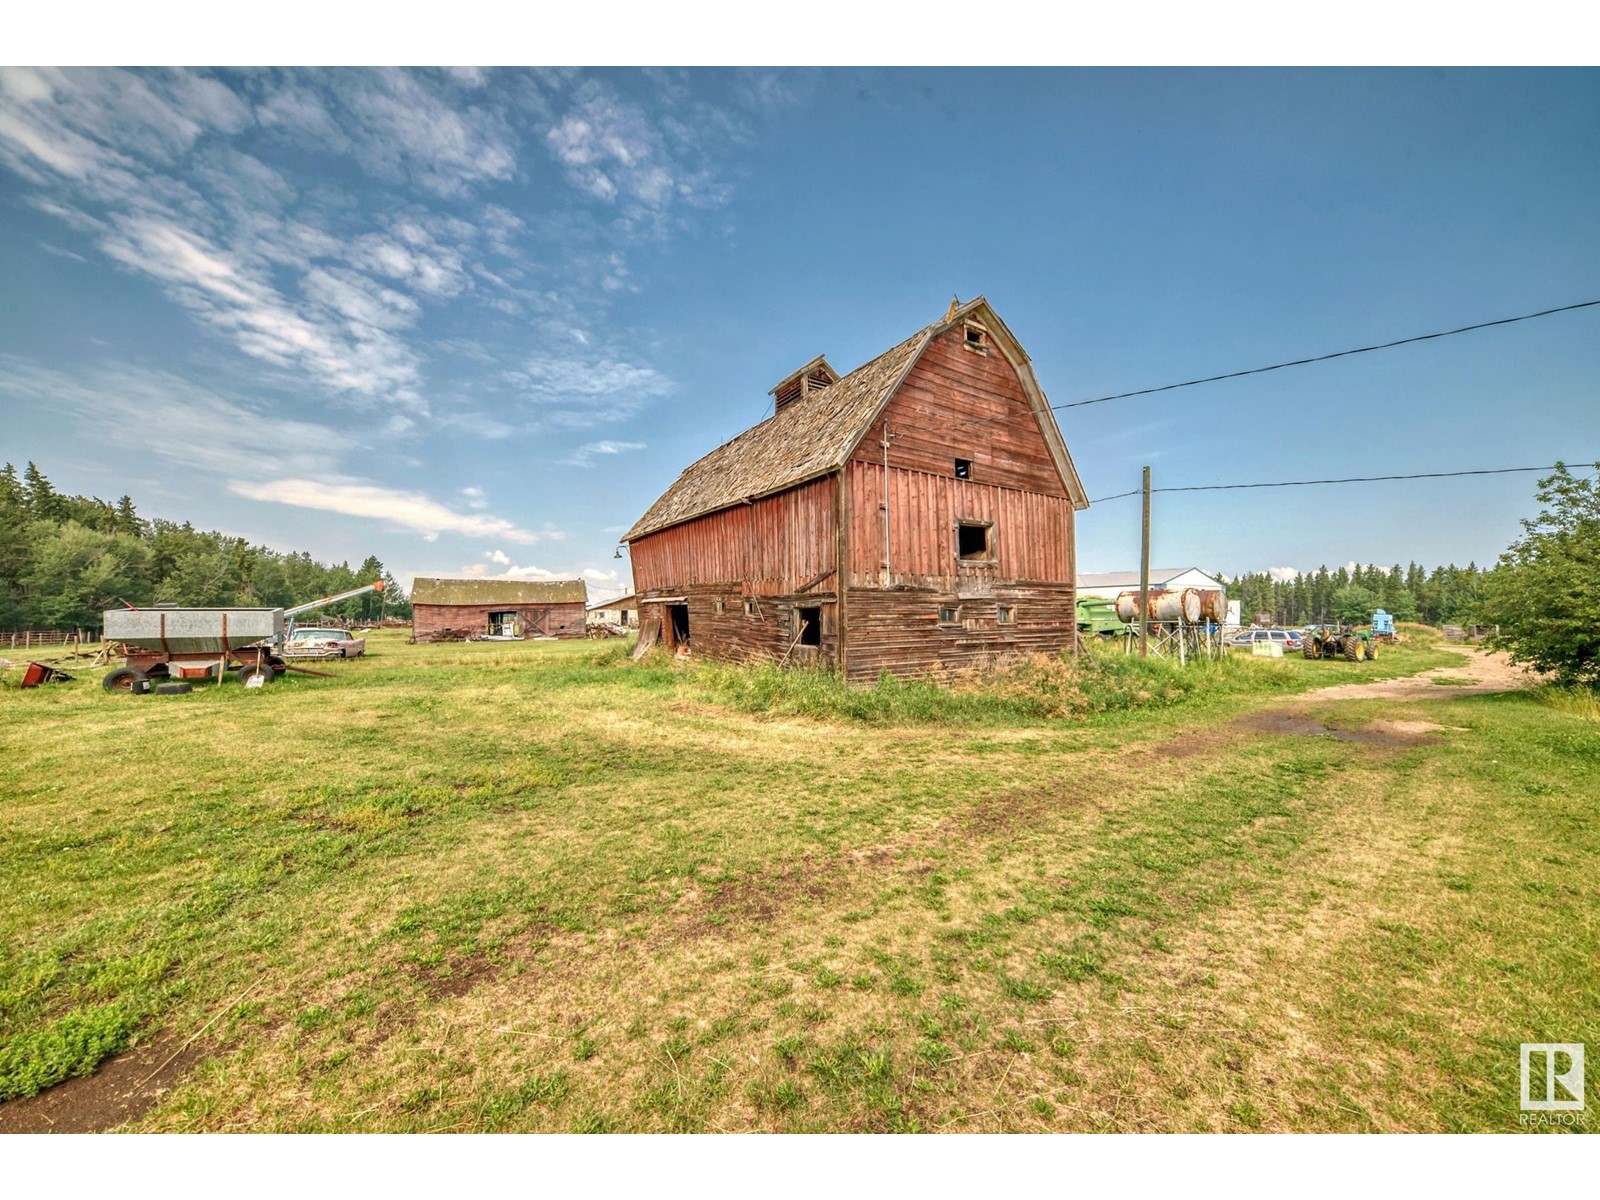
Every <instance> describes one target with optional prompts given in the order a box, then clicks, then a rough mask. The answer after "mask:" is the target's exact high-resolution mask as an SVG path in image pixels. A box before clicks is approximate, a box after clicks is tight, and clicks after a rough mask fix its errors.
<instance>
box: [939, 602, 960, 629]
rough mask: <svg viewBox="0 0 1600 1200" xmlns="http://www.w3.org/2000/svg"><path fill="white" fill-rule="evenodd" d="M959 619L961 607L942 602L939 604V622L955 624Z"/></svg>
mask: <svg viewBox="0 0 1600 1200" xmlns="http://www.w3.org/2000/svg"><path fill="white" fill-rule="evenodd" d="M960 620H961V609H960V607H959V606H956V605H949V604H944V605H940V606H939V624H941V625H955V624H958V623H959V622H960Z"/></svg>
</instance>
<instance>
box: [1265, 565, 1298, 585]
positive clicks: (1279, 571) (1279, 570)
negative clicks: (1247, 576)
mask: <svg viewBox="0 0 1600 1200" xmlns="http://www.w3.org/2000/svg"><path fill="white" fill-rule="evenodd" d="M1267 574H1268V575H1270V576H1272V577H1273V578H1274V579H1276V580H1277V581H1278V582H1279V583H1287V582H1288V581H1289V580H1291V579H1297V578H1299V576H1300V568H1299V567H1268V568H1267Z"/></svg>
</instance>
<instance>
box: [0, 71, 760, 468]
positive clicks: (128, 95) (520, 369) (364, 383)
mask: <svg viewBox="0 0 1600 1200" xmlns="http://www.w3.org/2000/svg"><path fill="white" fill-rule="evenodd" d="M742 119H743V118H741V117H736V116H735V115H733V114H732V113H731V112H727V111H723V110H722V109H719V108H717V107H716V106H713V105H711V104H708V103H706V102H704V101H701V100H697V99H696V98H695V96H694V89H693V87H692V86H691V79H690V77H689V76H687V75H685V74H683V73H681V72H671V71H662V72H645V73H641V74H639V75H637V76H634V77H632V78H631V79H629V80H625V81H624V80H618V79H608V80H600V79H595V78H590V77H586V76H585V75H584V74H583V73H581V72H577V71H570V70H555V71H541V72H506V71H480V70H477V69H465V68H455V69H443V70H435V71H406V70H371V71H368V70H359V71H339V72H314V71H299V70H293V71H277V70H274V71H249V72H215V73H213V72H204V71H188V70H101V69H95V70H87V69H85V70H77V69H73V70H55V69H37V70H35V69H27V68H0V168H5V169H7V170H9V172H11V174H12V175H13V176H14V177H16V178H18V179H20V180H22V181H24V183H25V184H26V185H27V186H25V187H24V188H23V190H22V195H21V196H20V197H19V198H20V199H21V200H22V202H23V203H26V204H28V205H31V206H32V207H34V208H36V209H37V210H39V211H41V212H45V213H48V214H50V215H51V216H53V217H54V218H55V219H57V220H59V221H61V222H62V223H63V224H64V225H66V226H67V227H69V228H70V229H71V230H73V231H76V232H77V233H79V234H82V235H84V240H83V242H82V243H81V244H74V243H72V242H70V241H68V242H65V243H64V244H63V245H61V246H52V248H51V252H52V253H60V254H61V255H64V256H71V255H74V254H77V255H82V254H85V253H88V252H90V250H91V246H92V247H94V248H97V249H98V250H99V251H100V252H101V253H103V254H104V255H105V256H106V257H107V258H108V259H109V260H110V261H112V262H114V263H116V264H117V265H118V266H119V267H121V268H122V269H124V270H126V271H128V272H130V273H133V274H136V275H138V276H141V277H143V278H145V279H148V280H152V281H154V282H155V283H156V284H157V285H159V286H160V287H161V288H162V289H163V290H164V292H165V293H166V295H167V296H169V297H170V298H171V299H172V300H173V301H174V302H176V303H177V304H178V305H180V306H181V307H182V308H183V309H184V310H185V311H187V312H188V313H189V314H190V315H191V316H192V317H193V319H194V320H195V321H197V322H198V323H199V324H200V325H202V326H203V327H205V328H206V329H208V330H211V331H212V332H214V333H215V334H216V335H218V336H219V337H221V338H223V339H226V340H227V341H228V342H229V343H230V344H231V345H232V346H234V347H235V348H236V349H237V350H238V351H240V352H242V354H244V355H245V356H248V359H249V360H253V364H265V365H268V366H270V367H271V368H272V369H273V371H274V372H278V373H287V375H289V376H296V377H298V379H299V381H300V382H301V383H303V384H305V385H309V388H310V389H311V390H312V391H313V392H315V393H317V394H319V395H321V396H323V397H325V398H327V399H330V400H333V401H335V402H337V403H341V404H344V405H348V406H352V407H355V408H358V409H361V410H364V411H371V410H374V409H379V410H381V409H384V408H389V409H393V410H398V411H399V413H400V416H398V417H395V418H393V419H392V421H391V424H390V426H389V428H390V432H392V433H394V434H396V435H397V436H402V435H403V436H408V437H417V436H420V435H424V434H426V433H428V432H432V431H435V430H438V429H440V428H448V429H455V430H460V431H461V432H463V433H467V434H471V435H473V436H476V437H480V438H488V439H494V438H507V437H512V436H516V435H518V434H525V433H528V432H532V431H539V432H544V431H549V430H582V429H589V428H593V427H595V426H598V425H603V424H606V423H609V422H615V421H620V420H623V419H626V418H628V417H630V416H632V415H633V414H635V413H637V412H638V411H639V410H640V409H641V408H642V407H643V406H644V405H646V404H648V403H650V402H652V401H653V400H656V399H658V398H660V397H662V396H665V395H667V394H668V393H669V392H670V390H671V384H670V382H669V381H668V380H667V379H666V377H665V376H663V375H662V374H661V373H660V372H659V371H657V370H655V369H654V368H652V367H650V366H649V365H647V364H646V363H644V362H641V361H638V356H637V355H636V354H623V353H619V352H618V351H616V350H615V349H614V348H613V349H611V350H609V351H608V350H607V349H606V347H607V346H608V345H610V346H612V347H614V346H615V343H616V338H615V335H614V334H613V333H611V332H610V331H609V330H608V328H607V325H608V322H607V320H606V313H607V310H608V309H609V307H610V306H611V305H612V304H614V303H615V298H616V297H619V296H622V295H626V294H630V293H633V292H636V291H638V290H639V289H640V286H641V284H640V281H639V280H637V279H635V278H634V277H633V275H632V273H631V269H630V264H629V261H628V251H629V247H630V244H631V243H632V242H635V241H637V240H638V239H639V238H641V237H657V236H660V235H662V233H663V232H664V231H666V230H669V229H673V228H679V227H681V226H682V225H683V224H684V223H685V222H686V221H687V220H688V214H689V213H690V212H691V210H694V209H697V208H706V207H710V206H715V205H718V204H721V203H722V202H723V201H724V200H725V199H726V189H725V188H724V186H723V185H722V184H721V183H720V182H719V180H718V178H717V175H718V169H717V168H718V164H719V162H720V159H721V158H722V157H723V156H725V155H726V153H727V151H728V150H729V148H730V147H732V146H733V145H734V144H736V143H737V142H738V141H739V140H740V139H741V138H742V137H743V136H744V131H743V129H742V127H741V126H740V124H739V122H740V121H741V120H742ZM319 156H321V157H323V158H327V157H329V156H336V157H337V158H338V159H339V160H340V161H341V162H343V163H349V164H354V165H355V166H356V167H357V168H358V169H359V170H361V171H363V172H365V173H366V174H367V175H369V176H373V177H376V178H377V179H380V180H382V181H383V183H384V186H383V187H381V188H370V187H360V186H355V185H351V184H349V183H348V182H346V181H344V180H342V179H341V181H340V182H334V181H333V180H334V179H335V178H336V173H334V172H325V171H321V170H306V169H305V164H306V163H307V161H308V160H309V161H311V162H313V163H315V162H316V161H317V160H318V157H319ZM550 158H553V159H554V161H555V163H556V164H557V169H558V170H559V171H560V172H561V173H562V174H563V175H564V176H565V178H566V179H568V180H569V181H570V182H571V183H572V184H573V186H574V187H576V188H577V189H579V191H581V193H582V194H583V195H584V196H586V197H588V198H590V200H592V201H598V202H599V203H583V202H576V201H575V198H574V196H573V194H572V193H571V192H568V193H567V199H566V200H564V201H558V202H556V203H555V204H553V205H552V204H550V203H549V202H548V198H547V197H546V202H545V203H543V204H542V205H533V206H530V207H518V209H517V211H513V210H512V208H511V207H508V204H507V203H496V202H493V201H491V200H489V198H488V195H487V189H488V188H490V187H497V188H498V187H502V186H506V185H510V186H515V185H516V183H517V181H518V176H519V172H520V173H521V175H522V176H524V177H526V175H527V173H528V170H529V169H530V168H532V169H535V170H537V166H538V164H539V163H540V162H542V161H547V160H549V159H550ZM500 198H501V197H497V199H500ZM524 198H525V197H524ZM669 214H672V215H670V216H669ZM69 246H70V247H71V248H70V249H69V248H68V247H69ZM462 302H467V303H472V304H474V305H481V306H483V309H484V310H485V311H484V313H483V315H484V316H486V317H488V318H489V322H487V323H486V322H482V321H480V323H479V327H478V328H477V329H475V330H474V340H475V341H476V342H477V345H476V347H475V349H474V355H473V357H472V358H471V361H473V362H476V363H478V364H480V365H484V366H490V367H491V368H492V369H496V370H498V367H499V364H498V362H496V361H495V360H499V362H510V361H512V360H511V359H510V357H509V356H508V354H507V353H506V352H505V351H504V350H503V349H502V348H501V347H502V346H504V345H506V344H509V343H508V339H507V336H506V335H504V334H503V333H496V332H493V330H494V325H493V322H499V324H500V328H501V329H504V328H507V327H508V324H507V323H506V322H504V321H501V320H500V318H501V317H511V318H520V319H523V320H526V319H527V318H529V317H531V316H538V317H539V318H541V319H542V320H541V324H540V325H539V326H538V330H539V333H538V334H537V335H536V341H535V344H536V345H541V344H542V347H541V349H540V350H539V352H538V353H536V354H534V355H533V356H532V357H531V358H529V359H528V360H526V361H521V362H516V363H515V364H514V365H513V367H512V369H511V370H510V371H509V372H505V371H500V373H499V374H496V375H493V376H492V377H491V376H490V374H489V372H486V371H478V372H476V373H475V374H476V376H477V380H476V386H477V388H478V389H479V390H482V391H498V392H499V393H500V395H497V396H495V398H494V403H493V404H490V403H488V402H486V401H484V400H483V399H482V398H481V397H479V396H475V395H474V394H473V388H472V387H471V386H454V382H455V379H456V378H458V377H459V376H460V375H461V374H463V372H461V371H460V370H455V371H451V372H450V373H449V374H450V377H451V378H452V385H453V386H452V389H451V393H453V394H449V393H447V394H446V395H444V396H442V397H440V396H438V395H437V394H436V392H435V390H434V387H435V385H436V383H437V380H438V378H439V377H440V376H441V375H442V374H443V372H442V371H441V370H440V369H438V368H431V367H430V362H429V357H428V356H429V354H430V353H432V352H433V348H434V347H435V346H437V347H441V348H444V347H446V346H447V345H448V344H450V343H454V344H455V345H457V346H461V347H465V345H466V340H465V339H462V338H460V337H455V338H451V337H448V336H446V337H440V336H439V334H441V333H443V332H445V329H442V328H438V327H435V325H434V324H432V322H433V321H434V315H435V313H436V312H440V311H442V310H447V309H448V308H449V306H451V305H453V304H457V303H462ZM485 324H488V326H489V328H488V329H484V328H483V326H484V325H485ZM462 327H463V326H461V325H459V324H458V325H457V326H456V328H457V329H459V328H462ZM446 328H448V326H447V327H446ZM525 328H526V327H524V329H525ZM429 334H432V335H433V336H432V337H431V338H430V337H429V336H428V335H429ZM525 337H526V333H525V332H524V333H523V334H522V335H521V336H520V337H519V338H518V339H517V344H518V352H519V353H525V347H526V345H527V342H526V340H525ZM497 339H498V344H496V342H497ZM484 341H487V342H489V343H490V346H488V347H486V346H484V345H483V342H484ZM460 353H462V354H463V355H464V354H465V353H466V352H465V350H464V349H463V350H461V351H460ZM257 369H259V368H257ZM286 381H287V380H280V382H286ZM507 392H509V393H510V394H511V401H512V403H511V404H510V405H506V404H504V403H502V400H503V398H504V396H505V394H506V393H507ZM518 401H521V402H522V404H520V405H519V404H518V403H517V402H518ZM521 412H527V413H528V414H529V415H528V416H527V417H526V418H525V419H522V418H520V417H511V416H507V415H506V414H507V413H521ZM598 453H605V451H598ZM590 458H592V454H591V455H584V454H580V455H579V460H580V461H587V460H588V459H590Z"/></svg>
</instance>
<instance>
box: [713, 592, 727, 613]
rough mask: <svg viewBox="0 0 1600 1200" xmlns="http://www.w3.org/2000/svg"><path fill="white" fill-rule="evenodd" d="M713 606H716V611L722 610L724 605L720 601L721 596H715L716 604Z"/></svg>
mask: <svg viewBox="0 0 1600 1200" xmlns="http://www.w3.org/2000/svg"><path fill="white" fill-rule="evenodd" d="M715 607H716V610H717V611H718V612H722V611H724V608H725V606H724V605H723V603H722V597H721V596H718V597H717V601H716V605H715Z"/></svg>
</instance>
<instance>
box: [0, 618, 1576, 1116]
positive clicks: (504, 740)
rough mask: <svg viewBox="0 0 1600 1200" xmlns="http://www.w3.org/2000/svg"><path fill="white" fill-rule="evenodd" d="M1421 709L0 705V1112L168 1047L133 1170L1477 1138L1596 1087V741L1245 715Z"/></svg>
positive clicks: (1203, 692) (1494, 726)
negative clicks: (709, 1150) (581, 1149)
mask: <svg viewBox="0 0 1600 1200" xmlns="http://www.w3.org/2000/svg"><path fill="white" fill-rule="evenodd" d="M1459 664H1461V659H1460V658H1459V656H1457V655H1453V654H1451V653H1449V652H1448V651H1442V650H1438V649H1435V648H1432V647H1429V646H1423V645H1411V646H1400V647H1396V648H1394V650H1393V652H1392V653H1390V654H1388V655H1386V656H1385V657H1384V658H1383V659H1380V660H1379V662H1377V663H1375V664H1371V665H1370V666H1368V665H1357V666H1348V667H1347V666H1346V665H1345V664H1342V663H1303V662H1301V661H1299V660H1294V659H1287V660H1282V661H1279V662H1270V661H1253V660H1250V659H1248V658H1244V657H1237V658H1235V659H1234V660H1232V661H1230V662H1227V663H1223V664H1217V665H1215V666H1211V667H1206V668H1203V669H1202V670H1200V671H1194V672H1189V673H1183V672H1179V671H1176V670H1175V669H1173V668H1170V667H1168V666H1166V665H1165V664H1148V663H1147V664H1137V663H1127V662H1122V661H1116V660H1098V659H1097V660H1095V661H1093V662H1092V663H1090V664H1089V665H1088V666H1087V667H1086V668H1080V669H1077V670H1073V669H1070V668H1068V667H1065V666H1060V665H1056V664H1051V663H1040V662H1032V663H1023V664H1017V665H1016V666H1015V667H1014V668H1013V669H1011V670H1010V671H1007V672H1005V673H1003V674H1002V675H1001V676H999V677H998V678H995V679H990V680H977V679H960V680H955V681H952V684H951V686H948V687H934V686H931V685H928V684H893V683H885V684H880V685H879V686H878V687H877V688H873V689H846V688H843V687H841V686H840V685H839V684H838V683H837V681H835V680H832V679H829V678H827V677H825V676H817V675H807V674H803V673H783V672H777V671H764V670H733V669H728V668H721V667H709V666H699V667H694V668H688V669H685V668H682V667H678V666H674V665H672V664H668V663H653V664H648V665H644V666H635V665H631V664H629V663H627V661H626V659H625V657H624V655H623V654H622V653H621V648H620V647H617V646H606V647H600V648H598V649H597V648H595V647H594V646H591V645H587V644H573V645H552V644H527V645H517V644H477V645H458V646H435V647H413V646H409V645H406V644H405V643H403V642H402V641H399V640H398V639H394V638H384V637H379V638H376V639H374V642H373V650H372V654H371V657H370V658H369V659H367V660H364V661H356V662H352V663H349V664H335V665H334V670H335V671H336V672H337V675H338V678H337V679H333V680H313V679H308V678H295V679H291V680H289V681H287V682H284V683H281V684H274V685H273V686H272V687H271V688H268V689H265V690H263V691H258V692H246V691H245V690H244V689H242V688H239V687H237V686H236V685H234V686H224V687H223V688H221V689H216V690H213V689H202V690H201V691H199V692H197V693H195V694H194V695H191V696H187V697H173V698H166V697H162V698H156V697H129V696H107V695H104V694H103V693H101V692H99V691H98V690H97V689H96V688H95V687H94V686H93V683H92V681H89V682H84V683H80V684H72V685H63V686H60V687H56V688H46V689H39V690H37V691H33V692H28V693H15V692H7V693H0V785H3V789H4V794H5V795H6V797H7V804H6V807H5V809H4V812H3V814H0V821H3V822H4V839H3V843H0V870H3V872H4V877H5V879H6V880H7V884H8V886H7V888H6V889H5V890H4V892H3V893H0V1095H11V1096H19V1095H26V1094H27V1093H29V1092H32V1091H35V1090H37V1089H39V1088H47V1087H50V1086H51V1085H52V1084H54V1083H56V1082H57V1081H58V1080H60V1079H62V1078H65V1077H67V1076H70V1075H73V1074H79V1073H82V1072H84V1071H88V1070H90V1069H92V1068H93V1066H94V1064H95V1063H96V1062H99V1061H101V1060H102V1059H103V1058H104V1057H105V1056H106V1055H108V1054H114V1053H116V1052H117V1051H118V1050H120V1049H122V1048H123V1047H125V1046H128V1045H130V1044H133V1045H147V1044H149V1043H152V1042H154V1041H155V1040H156V1039H158V1038H166V1039H168V1040H169V1041H171V1042H173V1043H174V1044H177V1045H182V1044H185V1043H187V1042H188V1041H189V1040H190V1039H191V1038H193V1039H196V1041H195V1044H196V1045H198V1046H201V1047H203V1048H205V1050H206V1055H205V1057H203V1058H202V1059H201V1060H200V1061H199V1063H198V1065H197V1066H195V1067H194V1068H193V1069H192V1070H190V1071H189V1073H188V1074H187V1075H186V1076H184V1077H183V1079H182V1080H181V1082H180V1083H179V1084H178V1086H176V1088H175V1089H174V1090H172V1091H170V1092H167V1093H164V1094H162V1095H160V1096H158V1097H152V1105H151V1106H149V1107H148V1110H147V1111H144V1112H143V1113H142V1115H140V1116H138V1117H137V1118H136V1119H135V1121H134V1122H133V1123H132V1125H131V1126H130V1127H132V1128H140V1129H145V1130H220V1129H273V1130H302V1131H310V1130H363V1131H379V1130H390V1131H424V1130H573V1131H595V1132H598V1131H607V1130H610V1131H622V1130H661V1131H690V1130H696V1131H698V1130H787V1131H808V1130H904V1131H935V1130H941V1129H949V1130H957V1129H959V1130H1017V1131H1024V1130H1136V1129H1151V1130H1154V1129H1164V1130H1245V1129H1268V1130H1272V1129H1296V1130H1328V1131H1332V1130H1378V1129H1381V1130H1469V1129H1472V1130H1477V1129H1482V1130H1510V1129H1515V1128H1517V1079H1516V1072H1517V1061H1518V1055H1517V1045H1518V1043H1519V1042H1522V1041H1585V1040H1587V1041H1590V1042H1594V1041H1597V1040H1600V1030H1597V1029H1596V1024H1597V1018H1596V1016H1595V1014H1596V1013H1597V1012H1600V983H1597V979H1596V974H1595V972H1594V970H1593V964H1594V962H1595V961H1597V960H1600V928H1597V922H1596V912H1597V903H1596V900H1597V894H1596V888H1597V885H1596V879H1597V872H1596V869H1595V868H1596V861H1597V850H1600V825H1597V819H1600V818H1597V816H1596V813H1597V801H1600V750H1597V747H1600V739H1597V738H1596V735H1595V732H1594V717H1593V714H1592V712H1591V711H1590V710H1589V709H1587V708H1586V707H1584V705H1583V704H1582V703H1580V702H1579V701H1577V700H1572V701H1567V700H1562V699H1560V698H1558V697H1551V696H1548V695H1545V694H1543V693H1541V694H1539V695H1525V696H1508V697H1500V696H1461V695H1452V694H1451V692H1450V690H1449V689H1445V688H1440V689H1437V690H1436V692H1435V694H1434V695H1433V696H1430V697H1429V698H1428V699H1427V700H1426V702H1423V701H1416V700H1413V701H1408V702H1405V703H1397V702H1395V701H1392V700H1376V699H1362V700H1344V701H1332V700H1318V699H1317V698H1316V696H1315V695H1311V696H1309V697H1308V698H1307V699H1305V700H1304V701H1301V702H1299V703H1298V704H1297V707H1296V708H1295V715H1294V717H1293V719H1274V720H1271V721H1264V720H1260V719H1256V718H1253V717H1252V716H1251V715H1250V714H1251V713H1253V712H1254V711H1255V710H1258V709H1260V708H1261V707H1262V706H1263V705H1264V704H1267V703H1269V702H1271V701H1273V699H1274V698H1275V697H1281V696H1287V695H1289V694H1292V693H1297V692H1301V693H1303V692H1305V691H1306V689H1307V688H1309V687H1311V686H1314V685H1315V684H1317V683H1335V682H1344V681H1347V680H1350V679H1352V678H1361V679H1370V678H1374V677H1377V676H1378V675H1379V674H1380V670H1379V669H1381V673H1382V674H1404V673H1407V672H1410V671H1415V670H1419V669H1423V668H1431V667H1436V666H1440V665H1459ZM86 1082H91V1083H92V1082H93V1081H92V1080H90V1081H86ZM75 1086H76V1085H75ZM47 1098H48V1093H47V1094H46V1096H45V1097H41V1100H43V1099H47ZM30 1103H36V1102H35V1101H13V1102H12V1103H11V1104H8V1105H0V1126H4V1124H5V1122H6V1117H7V1111H6V1110H7V1109H13V1110H14V1112H23V1111H25V1110H24V1108H23V1107H22V1106H24V1105H27V1104H30Z"/></svg>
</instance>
